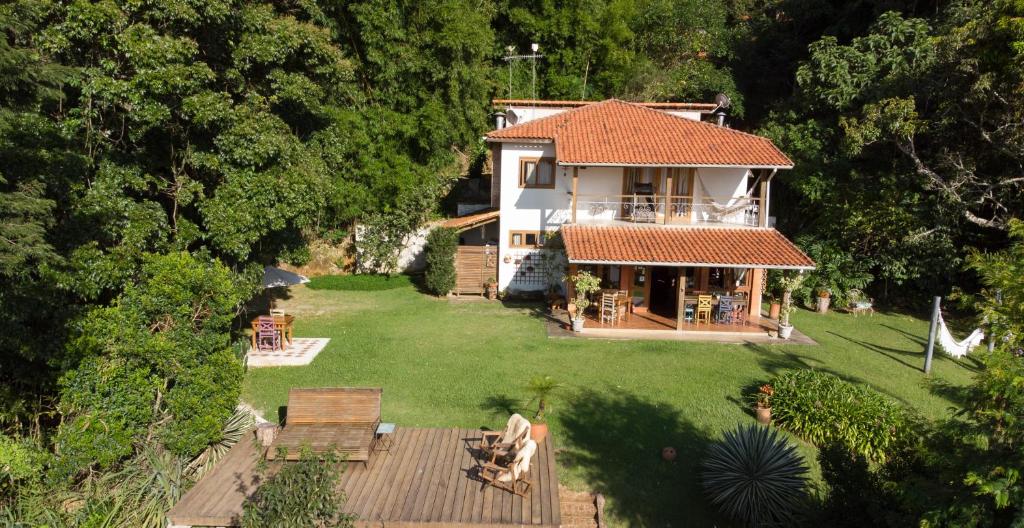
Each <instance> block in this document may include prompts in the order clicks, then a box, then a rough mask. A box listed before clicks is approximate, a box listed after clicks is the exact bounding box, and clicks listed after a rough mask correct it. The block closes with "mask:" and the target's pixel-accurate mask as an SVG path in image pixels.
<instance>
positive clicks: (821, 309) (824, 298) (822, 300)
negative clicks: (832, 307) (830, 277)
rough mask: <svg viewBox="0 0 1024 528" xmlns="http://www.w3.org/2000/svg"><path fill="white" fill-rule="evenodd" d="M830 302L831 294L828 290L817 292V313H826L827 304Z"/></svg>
mask: <svg viewBox="0 0 1024 528" xmlns="http://www.w3.org/2000/svg"><path fill="white" fill-rule="evenodd" d="M831 300H832V292H830V291H829V290H828V288H821V289H820V290H818V313H827V312H828V305H829V302H830V301H831Z"/></svg>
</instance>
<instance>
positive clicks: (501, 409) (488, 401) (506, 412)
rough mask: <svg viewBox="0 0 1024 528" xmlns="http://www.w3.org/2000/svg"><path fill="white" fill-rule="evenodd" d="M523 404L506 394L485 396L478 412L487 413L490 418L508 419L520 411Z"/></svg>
mask: <svg viewBox="0 0 1024 528" xmlns="http://www.w3.org/2000/svg"><path fill="white" fill-rule="evenodd" d="M522 405H523V402H522V401H521V400H518V399H516V398H513V397H511V396H509V395H507V394H495V395H493V396H487V397H486V398H484V401H483V402H481V403H480V410H482V411H489V412H490V413H491V415H492V416H502V417H508V416H511V415H513V414H515V413H518V412H521V411H522Z"/></svg>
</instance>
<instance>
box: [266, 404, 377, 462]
mask: <svg viewBox="0 0 1024 528" xmlns="http://www.w3.org/2000/svg"><path fill="white" fill-rule="evenodd" d="M382 393H383V389H380V388H354V387H341V388H323V389H291V390H290V391H288V413H287V415H286V416H285V426H284V429H282V430H281V432H280V434H278V435H277V438H276V439H275V440H274V443H273V444H272V445H271V446H270V449H268V450H267V460H274V459H275V458H277V456H278V453H277V452H278V450H279V449H280V448H285V449H287V454H286V455H285V457H284V458H285V460H298V458H299V453H300V451H301V449H302V448H303V447H308V448H309V449H311V450H312V451H313V452H314V453H324V452H327V451H328V450H331V449H333V450H334V451H335V452H337V453H338V454H340V455H342V456H344V457H345V459H346V460H349V461H358V462H366V461H367V460H369V458H370V452H371V449H372V447H373V441H374V438H375V433H376V431H377V425H378V424H380V399H381V394H382Z"/></svg>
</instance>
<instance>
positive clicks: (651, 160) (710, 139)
mask: <svg viewBox="0 0 1024 528" xmlns="http://www.w3.org/2000/svg"><path fill="white" fill-rule="evenodd" d="M487 139H488V140H508V139H513V140H514V139H548V140H553V141H554V142H555V157H556V158H557V161H558V163H562V164H568V165H598V164H609V165H696V166H702V165H712V166H715V165H725V166H740V167H779V168H790V167H792V166H793V162H792V161H791V160H790V159H789V158H788V157H786V155H785V154H783V153H782V151H780V150H779V149H778V148H776V147H775V145H773V144H772V142H771V141H770V140H768V139H767V138H763V137H760V136H755V135H753V134H747V133H745V132H740V131H738V130H733V129H731V128H725V127H720V126H718V125H715V124H712V123H705V122H703V121H694V120H692V119H686V118H683V117H678V116H674V115H671V114H668V113H666V112H662V111H660V110H654V109H651V108H647V107H644V106H641V105H637V104H633V103H627V102H624V101H619V100H617V99H609V100H607V101H602V102H600V103H594V104H590V105H587V106H581V107H579V108H574V109H572V110H567V111H565V112H562V113H559V114H555V115H553V116H548V117H543V118H540V119H535V120H533V121H527V122H526V123H522V124H519V125H514V126H510V127H508V128H503V129H500V130H494V131H491V132H489V133H488V134H487Z"/></svg>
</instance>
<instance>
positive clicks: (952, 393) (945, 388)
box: [921, 378, 971, 409]
mask: <svg viewBox="0 0 1024 528" xmlns="http://www.w3.org/2000/svg"><path fill="white" fill-rule="evenodd" d="M921 383H922V384H923V385H924V387H925V388H926V389H928V392H930V393H932V394H934V395H936V396H939V397H940V398H943V399H945V400H946V401H948V402H950V403H951V404H953V407H954V408H955V409H963V408H965V407H966V406H967V402H968V401H969V400H970V399H971V397H970V396H971V387H970V386H960V385H953V384H951V383H949V382H948V381H946V380H944V379H941V378H924V380H922V381H921Z"/></svg>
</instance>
